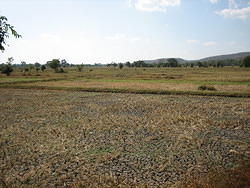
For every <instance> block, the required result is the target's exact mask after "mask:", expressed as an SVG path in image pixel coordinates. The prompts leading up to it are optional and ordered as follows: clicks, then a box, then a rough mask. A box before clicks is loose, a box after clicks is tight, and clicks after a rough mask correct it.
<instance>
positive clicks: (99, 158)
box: [0, 89, 250, 187]
mask: <svg viewBox="0 0 250 188" xmlns="http://www.w3.org/2000/svg"><path fill="white" fill-rule="evenodd" d="M0 129H1V131H0V187H1V186H3V187H71V186H74V185H79V184H78V183H79V182H84V181H85V180H86V181H89V180H90V179H91V178H93V177H96V178H97V179H98V178H99V179H98V180H100V179H101V178H100V177H103V176H109V177H113V178H116V179H117V180H119V181H121V184H124V185H137V184H138V185H142V184H143V185H148V186H150V187H158V186H160V187H161V186H164V187H166V186H167V187H168V186H172V185H174V184H176V182H179V181H182V179H183V178H184V177H185V176H189V175H197V176H203V175H205V174H207V173H208V172H210V171H212V170H221V169H231V168H234V167H237V166H238V165H239V164H242V163H243V164H244V163H245V164H249V158H250V147H249V146H250V99H243V98H226V97H198V96H173V95H167V96H163V95H135V94H112V93H84V92H66V91H48V90H47V91H46V90H19V89H1V90H0ZM94 181H95V180H93V182H92V183H93V184H94V183H95V182H94Z"/></svg>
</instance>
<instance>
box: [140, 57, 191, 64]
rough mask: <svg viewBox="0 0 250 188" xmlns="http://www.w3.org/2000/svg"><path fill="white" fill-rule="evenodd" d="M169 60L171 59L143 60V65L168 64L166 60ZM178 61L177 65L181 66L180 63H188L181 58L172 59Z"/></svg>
mask: <svg viewBox="0 0 250 188" xmlns="http://www.w3.org/2000/svg"><path fill="white" fill-rule="evenodd" d="M169 59H173V58H161V59H155V60H144V62H145V63H148V64H154V63H168V60H169ZM174 59H176V60H177V61H178V63H180V64H182V63H185V62H188V61H187V60H185V59H182V58H174Z"/></svg>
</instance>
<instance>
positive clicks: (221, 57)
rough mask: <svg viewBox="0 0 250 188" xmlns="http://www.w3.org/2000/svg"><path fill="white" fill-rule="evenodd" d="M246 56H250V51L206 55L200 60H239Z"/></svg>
mask: <svg viewBox="0 0 250 188" xmlns="http://www.w3.org/2000/svg"><path fill="white" fill-rule="evenodd" d="M246 56H250V52H241V53H236V54H228V55H218V56H212V57H206V58H203V59H200V60H199V61H214V60H216V61H218V60H227V59H235V60H239V59H242V58H244V57H246Z"/></svg>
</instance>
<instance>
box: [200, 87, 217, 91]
mask: <svg viewBox="0 0 250 188" xmlns="http://www.w3.org/2000/svg"><path fill="white" fill-rule="evenodd" d="M198 90H202V91H205V90H207V91H216V89H215V88H214V87H213V86H199V87H198Z"/></svg>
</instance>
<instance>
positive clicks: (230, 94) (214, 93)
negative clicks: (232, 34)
mask: <svg viewBox="0 0 250 188" xmlns="http://www.w3.org/2000/svg"><path fill="white" fill-rule="evenodd" d="M0 88H14V89H43V90H64V91H83V92H106V93H131V94H156V95H197V96H218V97H240V98H250V93H242V92H241V93H233V92H218V91H210V92H209V91H171V90H150V89H147V90H135V89H117V88H79V87H74V88H68V87H46V86H21V85H15V84H13V85H3V84H2V85H1V84H0Z"/></svg>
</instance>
